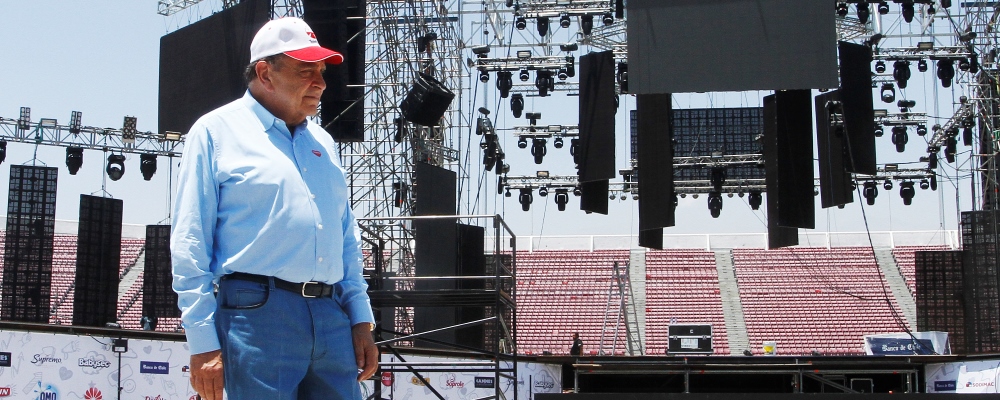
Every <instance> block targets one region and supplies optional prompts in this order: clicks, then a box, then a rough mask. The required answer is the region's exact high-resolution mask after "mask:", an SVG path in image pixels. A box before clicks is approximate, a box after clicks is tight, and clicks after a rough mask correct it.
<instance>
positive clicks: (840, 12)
mask: <svg viewBox="0 0 1000 400" xmlns="http://www.w3.org/2000/svg"><path fill="white" fill-rule="evenodd" d="M858 7H860V5H859V6H858ZM837 16H838V17H840V18H844V17H846V16H847V3H845V2H843V1H841V2H839V3H837Z"/></svg>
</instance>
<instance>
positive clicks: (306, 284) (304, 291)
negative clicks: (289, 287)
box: [302, 282, 323, 298]
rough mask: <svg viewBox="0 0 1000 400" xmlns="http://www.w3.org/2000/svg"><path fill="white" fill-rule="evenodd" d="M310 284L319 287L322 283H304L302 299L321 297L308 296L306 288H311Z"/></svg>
mask: <svg viewBox="0 0 1000 400" xmlns="http://www.w3.org/2000/svg"><path fill="white" fill-rule="evenodd" d="M310 284H313V285H319V284H320V283H319V282H304V283H302V297H305V298H316V297H319V296H310V295H308V294H306V286H309V285H310ZM322 293H323V291H322V290H320V294H322Z"/></svg>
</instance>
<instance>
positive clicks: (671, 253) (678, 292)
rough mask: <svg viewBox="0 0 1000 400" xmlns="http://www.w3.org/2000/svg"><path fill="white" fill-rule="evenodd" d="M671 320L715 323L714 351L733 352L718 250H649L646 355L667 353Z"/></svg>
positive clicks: (676, 321)
mask: <svg viewBox="0 0 1000 400" xmlns="http://www.w3.org/2000/svg"><path fill="white" fill-rule="evenodd" d="M671 323H678V324H700V323H710V324H712V350H713V351H714V354H719V355H729V344H728V341H727V339H726V321H725V317H724V316H723V314H722V300H721V298H720V296H719V276H718V271H717V270H716V267H715V253H712V252H709V251H705V250H664V251H649V252H647V253H646V354H650V355H659V354H664V351H665V349H666V348H667V327H668V326H669V325H670V324H671Z"/></svg>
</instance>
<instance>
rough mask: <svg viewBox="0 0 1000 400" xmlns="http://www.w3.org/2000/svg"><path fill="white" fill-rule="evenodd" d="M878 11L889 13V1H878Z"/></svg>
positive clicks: (883, 13) (882, 13)
mask: <svg viewBox="0 0 1000 400" xmlns="http://www.w3.org/2000/svg"><path fill="white" fill-rule="evenodd" d="M878 13H879V14H881V15H886V14H888V13H889V2H886V1H880V2H878Z"/></svg>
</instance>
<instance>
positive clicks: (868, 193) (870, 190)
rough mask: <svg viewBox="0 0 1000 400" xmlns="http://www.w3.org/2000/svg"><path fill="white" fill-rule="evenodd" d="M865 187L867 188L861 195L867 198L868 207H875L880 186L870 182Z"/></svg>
mask: <svg viewBox="0 0 1000 400" xmlns="http://www.w3.org/2000/svg"><path fill="white" fill-rule="evenodd" d="M864 187H865V188H864V190H862V192H861V193H862V195H864V196H865V200H867V202H868V205H870V206H873V205H875V198H876V197H878V185H876V184H875V182H872V181H868V182H865V184H864Z"/></svg>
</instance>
